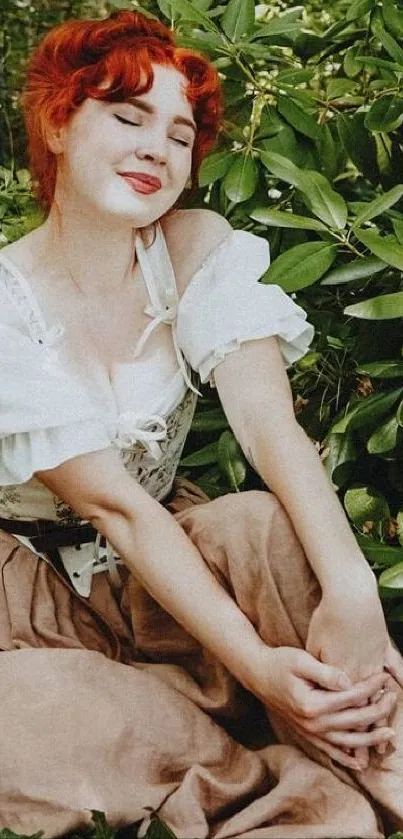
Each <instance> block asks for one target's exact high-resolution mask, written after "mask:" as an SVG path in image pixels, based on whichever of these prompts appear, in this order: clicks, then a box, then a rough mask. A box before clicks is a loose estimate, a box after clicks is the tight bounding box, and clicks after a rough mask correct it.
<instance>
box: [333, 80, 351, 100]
mask: <svg viewBox="0 0 403 839" xmlns="http://www.w3.org/2000/svg"><path fill="white" fill-rule="evenodd" d="M355 85H356V83H355V82H353V81H352V80H351V79H342V78H340V79H330V81H329V82H328V85H327V88H326V94H327V98H328V99H330V100H332V99H339V98H340V97H341V96H345V95H346V93H350V92H351V91H352V90H354V88H355Z"/></svg>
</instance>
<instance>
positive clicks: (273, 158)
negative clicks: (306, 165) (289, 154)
mask: <svg viewBox="0 0 403 839" xmlns="http://www.w3.org/2000/svg"><path fill="white" fill-rule="evenodd" d="M260 159H261V161H262V163H263V166H265V167H266V169H268V170H269V172H272V173H273V175H276V177H277V178H280V180H282V181H285V182H286V183H288V184H292V185H293V186H296V187H298V188H299V189H301V188H302V185H304V184H305V175H304V172H303V171H302V170H301V169H299V168H298V166H295V164H294V163H292V162H291V160H288V159H287V158H286V157H283V155H281V154H277V152H273V151H270V152H268V151H261V152H260Z"/></svg>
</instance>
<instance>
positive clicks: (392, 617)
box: [388, 603, 403, 839]
mask: <svg viewBox="0 0 403 839" xmlns="http://www.w3.org/2000/svg"><path fill="white" fill-rule="evenodd" d="M397 621H398V622H399V623H401V622H402V621H403V603H399V605H398V606H395V608H394V609H391V610H390V611H389V610H388V624H389V623H391V622H392V623H395V622H397ZM389 839H403V833H400V832H399V833H392V835H391V836H389Z"/></svg>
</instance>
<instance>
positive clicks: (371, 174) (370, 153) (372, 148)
mask: <svg viewBox="0 0 403 839" xmlns="http://www.w3.org/2000/svg"><path fill="white" fill-rule="evenodd" d="M336 124H337V131H338V134H339V137H340V140H341V142H342V145H343V148H344V149H345V151H346V154H348V156H349V158H350V160H352V162H353V163H354V165H355V166H356V167H357V169H358V170H359V171H360V172H362V173H363V175H365V176H366V177H367V178H369V180H371V181H374V182H378V180H379V173H378V164H377V158H376V144H375V140H374V138H373V136H372V134H370V132H369V131H368V129H367V128H366V126H365V114H364V113H362V112H360V111H358V112H356V113H355V114H353V115H351V116H348V115H346V114H338V116H337V120H336Z"/></svg>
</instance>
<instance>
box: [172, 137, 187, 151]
mask: <svg viewBox="0 0 403 839" xmlns="http://www.w3.org/2000/svg"><path fill="white" fill-rule="evenodd" d="M171 140H173V141H174V142H175V143H179V145H181V146H185V147H186V148H189V146H190V143H188V142H187V140H180V139H179V137H171Z"/></svg>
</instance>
